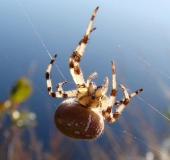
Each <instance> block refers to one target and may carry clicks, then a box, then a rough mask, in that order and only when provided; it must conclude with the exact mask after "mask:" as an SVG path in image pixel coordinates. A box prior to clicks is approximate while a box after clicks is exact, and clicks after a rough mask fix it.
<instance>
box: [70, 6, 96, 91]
mask: <svg viewBox="0 0 170 160" xmlns="http://www.w3.org/2000/svg"><path fill="white" fill-rule="evenodd" d="M98 8H99V7H97V8H96V9H95V10H94V12H93V14H92V17H91V19H90V22H89V25H88V27H87V30H86V33H85V35H84V37H83V38H82V39H81V40H80V42H79V44H78V46H77V47H76V49H75V50H74V52H73V53H72V54H71V56H70V59H69V68H70V73H71V75H72V77H73V80H74V82H75V83H76V85H77V86H78V87H79V88H81V87H83V88H84V87H86V83H85V81H84V77H83V73H82V71H81V68H80V67H79V63H80V60H81V58H82V56H83V53H84V51H85V48H86V44H87V41H88V39H89V36H90V33H91V32H92V31H94V30H95V29H96V28H92V24H93V21H94V18H95V16H96V13H97V10H98Z"/></svg>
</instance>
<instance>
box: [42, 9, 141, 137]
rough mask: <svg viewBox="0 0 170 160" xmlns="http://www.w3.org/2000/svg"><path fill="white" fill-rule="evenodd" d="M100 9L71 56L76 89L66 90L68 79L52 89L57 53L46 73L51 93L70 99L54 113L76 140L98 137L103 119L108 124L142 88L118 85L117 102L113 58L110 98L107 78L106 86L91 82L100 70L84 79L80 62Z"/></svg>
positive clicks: (70, 65)
mask: <svg viewBox="0 0 170 160" xmlns="http://www.w3.org/2000/svg"><path fill="white" fill-rule="evenodd" d="M98 8H99V7H97V8H96V9H95V10H94V12H93V14H92V17H91V19H90V22H89V25H88V27H87V30H86V33H85V35H84V37H83V38H82V39H81V40H80V42H79V44H78V45H77V47H76V49H75V50H74V51H73V53H72V54H71V56H70V59H69V68H70V73H71V75H72V78H73V80H74V82H75V84H76V87H77V88H76V89H75V90H69V91H64V90H63V89H62V86H63V85H64V84H66V83H67V82H66V81H65V82H61V83H58V84H57V85H56V88H57V90H58V91H57V92H53V90H52V82H51V79H50V72H51V69H52V65H53V63H54V61H55V59H56V57H57V55H55V56H54V57H52V59H51V62H50V64H49V65H48V68H47V70H46V73H45V76H46V82H47V90H48V93H49V95H50V96H52V97H54V98H67V99H66V100H64V101H63V102H62V103H61V104H60V105H59V106H58V107H57V109H56V112H55V114H54V122H55V125H56V127H57V128H58V130H60V131H61V132H62V133H63V134H65V135H66V136H68V137H71V138H74V139H95V138H97V137H98V136H99V135H101V133H102V132H103V130H104V120H107V121H108V122H109V123H113V122H115V121H116V120H117V118H118V117H119V115H120V114H121V112H122V111H123V110H124V108H125V107H126V105H127V104H128V103H129V102H130V99H131V98H132V97H134V96H135V95H137V94H138V93H140V92H141V91H142V89H140V90H137V91H136V92H134V93H132V94H128V92H127V90H126V88H125V87H124V86H123V85H119V86H120V88H121V89H122V90H123V92H124V98H123V99H122V100H121V101H115V96H116V92H117V89H116V70H115V64H114V62H113V61H111V69H112V90H111V93H110V96H109V97H107V96H106V93H107V90H108V85H109V80H108V77H106V78H105V79H104V84H103V86H96V84H95V83H94V82H92V81H91V80H92V79H93V78H95V77H96V76H97V72H94V73H92V74H91V75H90V76H89V77H88V79H87V81H86V82H85V80H84V78H83V73H82V70H81V68H80V66H79V63H80V61H81V58H82V56H83V53H84V51H85V48H86V44H87V41H88V39H89V36H90V33H91V32H92V31H94V30H95V29H96V28H92V24H93V21H94V18H95V15H96V13H97V11H98ZM114 105H118V107H117V109H116V111H115V112H114V113H113V111H112V109H113V106H114Z"/></svg>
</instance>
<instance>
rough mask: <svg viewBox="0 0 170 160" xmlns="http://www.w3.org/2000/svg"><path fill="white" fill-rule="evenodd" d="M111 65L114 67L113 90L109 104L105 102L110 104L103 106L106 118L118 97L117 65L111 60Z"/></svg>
mask: <svg viewBox="0 0 170 160" xmlns="http://www.w3.org/2000/svg"><path fill="white" fill-rule="evenodd" d="M111 67H112V90H111V92H110V97H109V100H108V104H106V103H105V105H108V106H103V107H102V108H103V111H102V113H103V116H104V117H105V118H107V117H109V115H110V114H111V113H112V108H113V106H114V103H115V97H116V92H117V89H116V67H115V63H114V62H113V61H111Z"/></svg>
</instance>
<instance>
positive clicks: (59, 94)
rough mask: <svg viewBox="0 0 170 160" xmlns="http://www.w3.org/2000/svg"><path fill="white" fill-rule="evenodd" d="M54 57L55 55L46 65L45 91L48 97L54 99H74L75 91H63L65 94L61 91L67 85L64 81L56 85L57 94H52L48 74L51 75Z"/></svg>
mask: <svg viewBox="0 0 170 160" xmlns="http://www.w3.org/2000/svg"><path fill="white" fill-rule="evenodd" d="M56 57H57V55H55V56H54V57H52V59H51V62H50V64H49V65H48V67H47V70H46V73H45V77H46V82H47V91H48V93H49V95H50V96H52V97H56V98H67V97H74V96H76V95H77V90H71V91H65V92H64V91H63V89H62V86H63V85H64V84H66V83H67V82H66V81H65V82H61V83H59V84H57V85H56V87H57V89H58V92H53V90H52V82H51V78H50V73H51V69H52V66H53V63H54V61H55V59H56Z"/></svg>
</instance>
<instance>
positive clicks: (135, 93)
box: [114, 89, 143, 105]
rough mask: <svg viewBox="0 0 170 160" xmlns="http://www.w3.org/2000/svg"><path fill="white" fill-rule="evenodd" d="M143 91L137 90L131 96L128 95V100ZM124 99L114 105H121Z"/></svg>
mask: <svg viewBox="0 0 170 160" xmlns="http://www.w3.org/2000/svg"><path fill="white" fill-rule="evenodd" d="M142 91H143V89H139V90H137V91H135V92H133V93H131V94H129V98H130V99H131V98H133V97H134V96H136V95H137V94H139V93H140V92H142ZM123 101H124V99H122V100H121V101H116V102H115V104H114V105H120V104H121V103H123Z"/></svg>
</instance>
